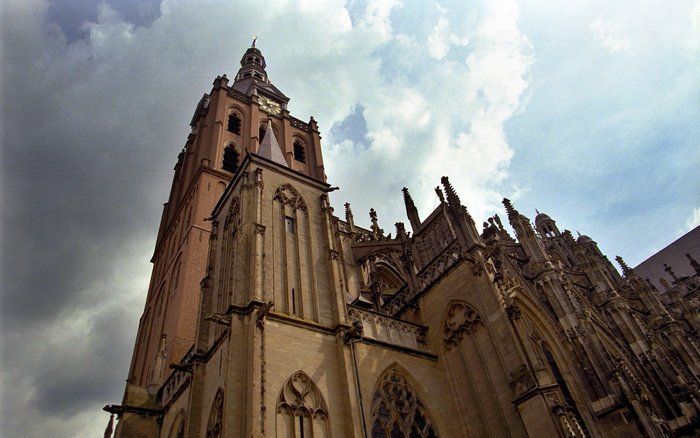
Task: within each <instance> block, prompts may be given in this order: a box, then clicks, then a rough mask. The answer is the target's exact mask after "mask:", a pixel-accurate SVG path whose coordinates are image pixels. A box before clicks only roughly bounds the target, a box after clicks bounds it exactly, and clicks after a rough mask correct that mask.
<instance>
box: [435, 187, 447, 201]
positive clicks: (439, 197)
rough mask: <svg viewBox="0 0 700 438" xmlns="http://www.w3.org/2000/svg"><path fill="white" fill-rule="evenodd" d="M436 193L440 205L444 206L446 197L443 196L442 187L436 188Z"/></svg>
mask: <svg viewBox="0 0 700 438" xmlns="http://www.w3.org/2000/svg"><path fill="white" fill-rule="evenodd" d="M435 193H436V194H437V197H438V199H440V203H441V204H444V203H445V195H443V194H442V189H441V188H440V186H437V187H435Z"/></svg>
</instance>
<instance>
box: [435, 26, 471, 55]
mask: <svg viewBox="0 0 700 438" xmlns="http://www.w3.org/2000/svg"><path fill="white" fill-rule="evenodd" d="M462 30H463V31H464V30H465V29H462ZM427 43H428V52H429V53H430V56H431V57H433V58H435V59H442V58H444V57H445V55H447V52H448V50H449V49H450V46H452V45H458V46H466V45H467V44H469V37H467V36H460V35H457V34H455V33H453V32H451V30H450V22H449V20H448V19H447V18H446V17H444V16H443V17H440V18H439V19H438V22H437V23H436V24H435V27H433V32H432V33H431V34H430V35H428V41H427Z"/></svg>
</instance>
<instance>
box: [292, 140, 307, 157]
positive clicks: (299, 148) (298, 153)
mask: <svg viewBox="0 0 700 438" xmlns="http://www.w3.org/2000/svg"><path fill="white" fill-rule="evenodd" d="M294 159H295V160H297V161H298V162H300V163H306V151H305V150H304V145H303V144H302V142H300V141H299V140H296V141H295V142H294Z"/></svg>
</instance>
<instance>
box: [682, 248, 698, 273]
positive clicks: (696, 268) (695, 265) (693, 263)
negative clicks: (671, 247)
mask: <svg viewBox="0 0 700 438" xmlns="http://www.w3.org/2000/svg"><path fill="white" fill-rule="evenodd" d="M685 256H686V257H687V258H688V260H689V261H690V266H692V267H693V269H695V273H696V274H698V275H700V263H698V262H697V261H696V260H695V259H694V258H693V256H691V255H690V254H688V253H686V255H685Z"/></svg>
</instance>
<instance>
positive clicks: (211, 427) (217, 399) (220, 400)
mask: <svg viewBox="0 0 700 438" xmlns="http://www.w3.org/2000/svg"><path fill="white" fill-rule="evenodd" d="M223 420H224V391H223V390H222V389H221V388H219V391H217V393H216V395H215V396H214V402H213V403H212V405H211V411H210V412H209V423H208V424H207V435H206V436H207V438H221V437H222V436H223V435H224V434H223V425H224V421H223Z"/></svg>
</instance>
